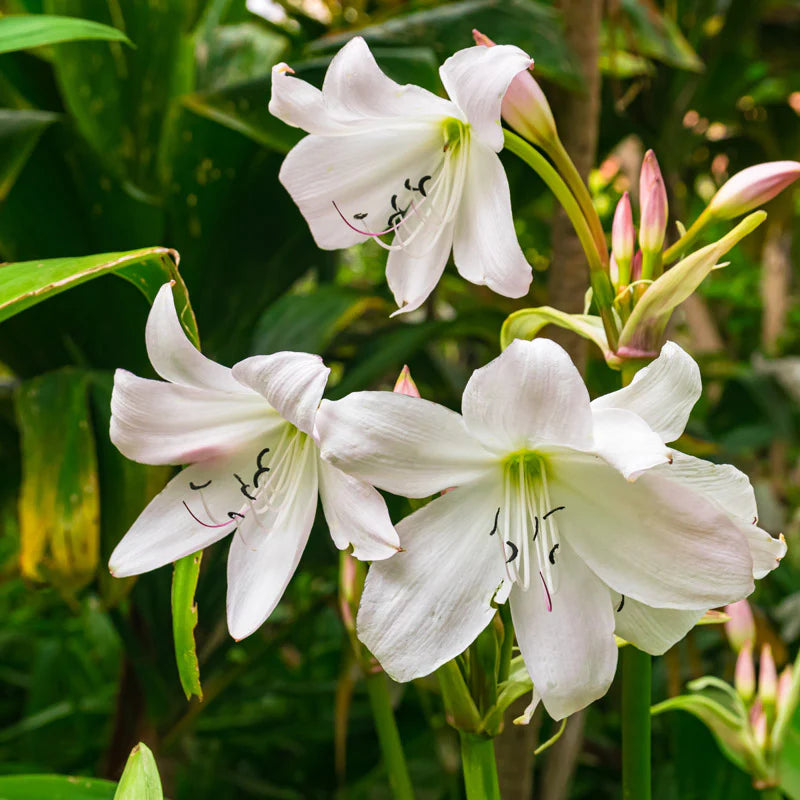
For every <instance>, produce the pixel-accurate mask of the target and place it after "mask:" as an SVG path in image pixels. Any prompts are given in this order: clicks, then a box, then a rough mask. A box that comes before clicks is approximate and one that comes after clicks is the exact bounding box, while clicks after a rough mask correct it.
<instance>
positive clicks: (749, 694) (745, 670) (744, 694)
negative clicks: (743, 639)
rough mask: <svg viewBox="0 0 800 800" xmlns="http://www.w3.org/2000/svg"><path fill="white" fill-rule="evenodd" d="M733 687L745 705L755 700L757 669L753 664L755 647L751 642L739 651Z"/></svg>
mask: <svg viewBox="0 0 800 800" xmlns="http://www.w3.org/2000/svg"><path fill="white" fill-rule="evenodd" d="M733 685H734V686H735V687H736V691H737V692H738V693H739V697H741V698H742V700H744V702H745V703H749V702H750V701H751V700H752V699H753V696H754V695H755V693H756V668H755V665H754V664H753V646H752V644H750V642H747V643H746V644H745V645H744V647H742V649H741V650H740V651H739V655H738V657H737V659H736V670H735V672H734V673H733Z"/></svg>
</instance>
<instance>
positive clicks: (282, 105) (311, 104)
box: [269, 64, 350, 135]
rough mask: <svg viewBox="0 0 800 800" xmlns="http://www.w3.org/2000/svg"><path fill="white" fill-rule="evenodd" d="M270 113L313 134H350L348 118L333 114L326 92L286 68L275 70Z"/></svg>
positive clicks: (294, 126) (273, 72)
mask: <svg viewBox="0 0 800 800" xmlns="http://www.w3.org/2000/svg"><path fill="white" fill-rule="evenodd" d="M337 110H338V109H337ZM269 113H270V114H272V116H274V117H277V118H278V119H279V120H282V121H283V122H285V123H286V124H287V125H291V126H292V127H293V128H302V130H304V131H308V132H309V133H316V134H322V135H331V134H337V133H342V132H345V131H348V130H350V128H349V126H348V122H349V120H348V119H346V118H345V117H344V115H340V116H339V117H337V116H336V115H335V113H331V109H329V108H328V104H327V103H326V102H325V97H324V96H323V94H322V92H321V91H320V90H319V89H317V87H316V86H312V85H311V84H310V83H308V82H307V81H304V80H301V79H300V78H295V77H294V76H293V75H290V74H289V73H288V72H287V68H286V65H285V64H276V65H275V66H274V67H273V68H272V95H271V97H270V101H269Z"/></svg>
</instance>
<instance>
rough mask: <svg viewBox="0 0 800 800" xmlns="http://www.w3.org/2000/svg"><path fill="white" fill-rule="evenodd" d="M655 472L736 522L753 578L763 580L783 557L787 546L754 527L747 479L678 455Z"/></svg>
mask: <svg viewBox="0 0 800 800" xmlns="http://www.w3.org/2000/svg"><path fill="white" fill-rule="evenodd" d="M655 472H656V473H657V474H658V475H659V476H663V477H664V478H666V479H667V480H670V481H675V482H676V483H679V484H681V485H682V486H685V487H686V488H687V489H690V490H691V491H693V492H697V493H698V494H701V495H703V497H705V498H706V499H707V500H710V501H711V502H712V503H714V505H715V506H716V507H717V508H719V509H720V510H721V511H723V512H724V513H725V514H726V515H727V516H728V517H729V518H730V519H732V520H735V521H736V522H737V524H738V528H739V530H740V531H741V532H742V533H743V534H744V536H745V537H746V538H747V542H748V544H749V546H750V555H751V556H752V558H753V577H754V578H763V577H764V576H765V575H766V574H767V573H768V572H771V571H772V570H773V569H775V567H777V566H778V563H779V562H780V560H781V559H782V558H783V557H784V555H785V554H786V542H785V541H784V540H783V539H776V538H775V537H774V536H770V534H769V533H767V531H765V530H763V529H761V528H759V527H758V525H757V524H756V523H757V522H758V511H757V509H756V498H755V494H754V492H753V487H752V486H751V485H750V479H749V478H748V477H747V475H745V474H744V473H743V472H741V471H740V470H738V469H736V467H734V466H731V465H730V464H712V463H711V462H710V461H703V460H702V459H699V458H694V457H693V456H687V455H686V454H684V453H677V452H675V453H674V454H673V463H672V464H671V465H669V466H664V467H659V468H658V469H657V470H656V471H655Z"/></svg>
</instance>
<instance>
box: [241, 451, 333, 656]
mask: <svg viewBox="0 0 800 800" xmlns="http://www.w3.org/2000/svg"><path fill="white" fill-rule="evenodd" d="M315 449H316V448H315V446H314V443H313V441H311V440H307V441H306V442H305V443H304V445H303V447H302V449H301V450H300V451H299V452H298V453H297V454H296V455H295V457H294V458H293V460H292V462H291V463H290V464H289V465H288V466H287V467H286V469H289V470H290V471H291V474H290V475H289V476H288V477H287V481H288V483H287V486H286V487H285V491H284V492H283V493H282V494H283V497H282V499H278V500H277V502H276V505H275V507H274V508H273V509H271V510H269V511H265V512H261V513H258V514H255V513H249V514H248V515H247V516H246V518H245V520H244V521H243V522H242V524H241V526H240V527H239V530H238V531H237V532H236V535H235V536H234V537H233V539H232V541H231V548H230V552H229V553H228V602H227V606H228V630H229V631H230V633H231V636H233V638H234V639H237V640H239V639H243V638H244V637H245V636H249V635H250V634H251V633H253V632H254V631H256V630H257V629H258V628H259V627H260V626H261V625H262V624H263V622H264V621H265V620H266V619H267V617H268V616H269V615H270V614H271V613H272V611H273V609H274V608H275V606H276V605H277V604H278V602H279V601H280V599H281V597H282V596H283V593H284V591H285V589H286V586H287V584H288V583H289V580H290V579H291V577H292V575H294V571H295V570H296V569H297V564H298V562H299V561H300V556H301V555H302V554H303V550H304V549H305V546H306V542H307V541H308V535H309V533H310V532H311V526H312V525H313V524H314V515H315V513H316V510H317V458H316V453H315Z"/></svg>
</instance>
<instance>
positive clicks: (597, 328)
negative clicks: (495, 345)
mask: <svg viewBox="0 0 800 800" xmlns="http://www.w3.org/2000/svg"><path fill="white" fill-rule="evenodd" d="M545 325H557V326H558V327H559V328H566V329H567V330H569V331H573V333H577V334H578V335H579V336H582V337H583V338H584V339H588V340H589V341H591V342H594V343H595V344H596V345H597V347H598V348H599V349H600V352H601V353H602V354H603V357H604V358H605V359H606V361H607V362H608V363H609V365H611V366H614V365H615V364H617V363H619V362H618V359H616V357H615V356H614V353H613V352H611V349H610V348H609V346H608V340H607V339H606V334H605V331H604V329H603V321H602V320H601V319H600V317H595V316H592V315H591V314H567V313H565V312H564V311H559V310H558V309H557V308H551V307H550V306H539V307H538V308H522V309H520V310H519V311H515V312H514V313H513V314H511V315H510V316H509V317H508V319H506V321H505V322H504V323H503V327H502V329H501V331H500V346H501V347H502V348H503V349H505V348H506V347H508V346H509V345H510V344H511V342H513V341H514V339H534V338H536V336H537V335H538V334H539V331H541V330H542V328H544V327H545Z"/></svg>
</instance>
